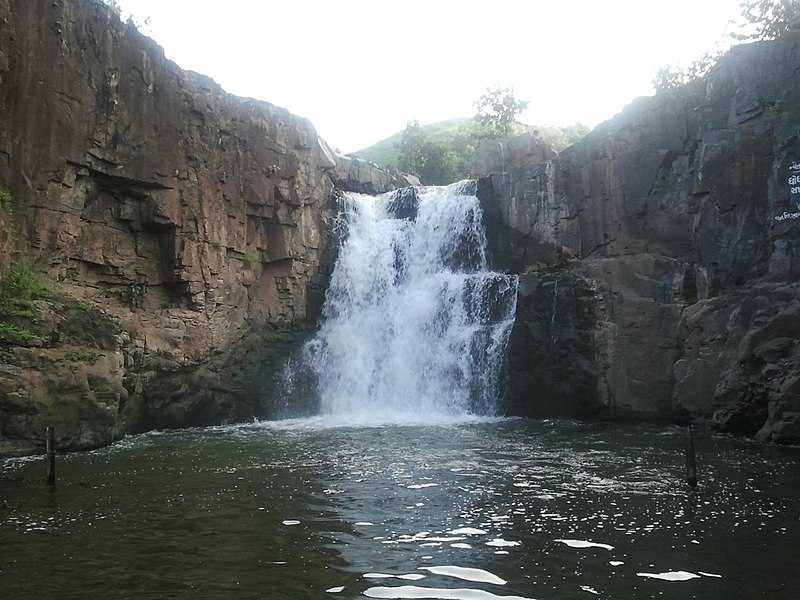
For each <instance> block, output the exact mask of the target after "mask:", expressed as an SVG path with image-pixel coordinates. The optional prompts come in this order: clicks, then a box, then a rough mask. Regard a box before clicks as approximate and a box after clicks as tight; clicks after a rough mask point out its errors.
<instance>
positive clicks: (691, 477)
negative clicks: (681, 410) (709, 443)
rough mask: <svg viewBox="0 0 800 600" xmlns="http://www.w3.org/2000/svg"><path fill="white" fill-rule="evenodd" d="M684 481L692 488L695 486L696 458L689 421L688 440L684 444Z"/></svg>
mask: <svg viewBox="0 0 800 600" xmlns="http://www.w3.org/2000/svg"><path fill="white" fill-rule="evenodd" d="M686 483H688V484H689V486H690V487H691V488H692V489H696V488H697V458H696V457H695V452H694V429H693V428H692V423H691V421H690V422H689V440H688V443H687V445H686Z"/></svg>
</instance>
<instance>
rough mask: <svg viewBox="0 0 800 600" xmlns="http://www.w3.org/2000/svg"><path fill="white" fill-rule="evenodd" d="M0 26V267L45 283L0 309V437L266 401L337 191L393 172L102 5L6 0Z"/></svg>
mask: <svg viewBox="0 0 800 600" xmlns="http://www.w3.org/2000/svg"><path fill="white" fill-rule="evenodd" d="M0 24H2V27H0V113H1V114H2V115H3V118H2V119H0V250H2V252H0V275H2V274H3V273H9V272H12V273H13V272H14V270H15V269H19V268H21V267H24V268H25V269H30V270H32V271H33V272H34V273H38V274H39V276H41V277H42V278H43V282H44V285H45V286H46V287H47V288H48V289H49V293H48V294H47V296H46V297H42V298H38V299H36V300H35V301H32V302H31V303H29V305H26V308H25V310H24V311H21V310H18V309H17V308H13V306H12V307H11V308H10V309H8V310H6V311H5V314H4V315H0V320H2V319H5V321H4V322H5V323H6V331H7V332H11V334H10V335H6V336H5V337H3V336H2V335H0V446H5V448H6V450H8V451H14V450H15V449H16V450H19V449H21V448H24V447H25V446H26V445H30V444H31V443H34V442H35V440H38V439H40V438H41V432H42V431H43V427H44V426H45V425H46V424H51V423H54V424H55V425H56V431H57V436H58V443H59V445H60V446H61V447H69V448H80V447H92V446H97V445H102V444H104V443H108V442H109V441H111V440H113V439H115V438H117V437H119V436H120V435H122V434H123V433H124V432H126V431H140V430H144V429H149V428H154V427H173V426H183V425H205V424H211V423H224V422H229V421H235V420H241V419H246V418H252V417H253V416H260V415H269V414H272V412H273V410H274V401H275V400H274V396H275V394H274V392H275V390H276V385H277V384H276V372H277V371H279V370H280V369H281V367H282V365H283V363H284V361H285V359H286V357H287V356H288V355H289V354H290V352H291V351H292V348H293V347H294V346H296V345H297V343H299V341H300V340H301V339H302V337H303V335H304V334H305V332H306V330H307V329H308V327H310V326H311V325H313V322H314V319H315V318H316V313H317V311H318V309H319V306H320V305H321V301H322V298H323V294H324V289H325V286H326V278H327V275H328V273H329V271H330V268H331V265H332V261H333V258H334V254H335V250H336V243H335V240H334V239H333V238H332V235H331V228H330V227H329V225H328V224H329V222H330V220H331V218H332V217H333V216H334V215H335V212H336V205H335V203H336V194H334V193H333V192H334V190H335V188H336V187H338V188H340V189H349V188H352V189H357V191H363V189H366V188H369V191H374V192H383V191H387V190H389V189H392V188H393V187H394V184H395V182H396V180H395V179H393V176H392V175H389V174H387V173H385V172H383V171H381V170H380V169H378V168H377V167H375V166H374V165H359V167H358V170H357V172H355V171H354V168H347V167H344V166H343V162H347V160H346V159H341V158H338V157H334V156H332V154H331V152H330V150H329V149H328V148H327V146H326V145H325V144H324V142H322V141H321V140H320V139H319V138H318V136H317V134H316V132H315V130H314V128H313V127H312V125H311V124H310V123H309V122H308V121H306V120H304V119H301V118H298V117H296V116H294V115H292V114H290V113H289V112H288V111H286V110H284V109H281V108H278V107H275V106H273V105H271V104H268V103H266V102H260V101H256V100H252V99H246V98H238V97H235V96H232V95H229V94H227V93H225V92H224V91H223V90H222V89H221V88H220V87H219V86H218V85H217V84H216V83H214V82H213V81H212V80H210V79H208V78H207V77H204V76H202V75H198V74H196V73H191V72H187V71H183V70H181V69H180V68H178V67H177V66H176V65H175V64H173V63H172V62H170V61H168V60H166V59H165V57H164V53H163V50H162V49H161V48H160V47H159V46H158V45H156V44H155V43H154V42H153V41H152V40H150V39H148V38H146V37H144V36H142V35H141V34H140V33H139V32H138V31H137V30H136V28H135V27H133V26H132V25H125V24H123V23H121V22H120V20H119V18H118V17H117V16H116V15H115V14H114V12H113V11H111V10H110V9H109V8H108V7H106V6H105V5H104V4H103V3H101V2H99V1H95V0H55V1H53V0H0ZM403 184H404V185H405V182H404V183H403ZM13 303H14V299H13V298H11V299H10V300H9V301H8V303H7V304H8V306H11V305H13ZM76 306H79V307H80V308H75V307H76ZM76 311H77V312H76ZM0 312H2V311H0ZM29 317H30V318H29ZM87 320H88V321H93V322H102V323H104V324H105V325H104V334H103V336H102V339H100V338H98V337H97V336H93V337H91V336H90V337H86V336H85V335H83V336H82V335H79V333H80V328H81V327H82V326H81V325H80V324H81V323H84V322H85V321H87ZM15 332H16V333H15ZM19 332H22V333H23V334H24V335H22V337H20V336H19V335H17V333H19Z"/></svg>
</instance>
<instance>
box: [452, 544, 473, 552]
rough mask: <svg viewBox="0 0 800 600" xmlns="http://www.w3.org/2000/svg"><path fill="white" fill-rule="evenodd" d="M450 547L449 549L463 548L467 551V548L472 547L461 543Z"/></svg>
mask: <svg viewBox="0 0 800 600" xmlns="http://www.w3.org/2000/svg"><path fill="white" fill-rule="evenodd" d="M450 547H451V548H463V549H465V550H468V549H469V548H472V546H470V545H469V544H465V543H463V542H456V543H455V544H450Z"/></svg>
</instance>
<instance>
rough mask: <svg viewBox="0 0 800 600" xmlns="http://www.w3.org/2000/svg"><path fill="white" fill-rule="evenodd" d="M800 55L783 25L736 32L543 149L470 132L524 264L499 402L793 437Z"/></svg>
mask: <svg viewBox="0 0 800 600" xmlns="http://www.w3.org/2000/svg"><path fill="white" fill-rule="evenodd" d="M798 65H800V35H798V34H792V35H789V36H786V37H785V38H783V39H781V40H778V41H774V42H761V43H756V44H750V45H744V46H739V47H736V48H734V49H733V50H732V51H731V53H730V54H729V55H728V56H727V57H726V58H724V59H723V60H722V62H721V63H720V64H719V65H718V66H717V67H716V68H715V69H714V71H713V72H712V74H711V75H710V76H709V77H708V79H707V80H706V81H702V82H697V83H696V84H694V85H692V86H691V87H689V88H686V89H683V90H679V91H676V92H672V93H665V94H660V95H658V96H655V97H652V98H643V99H639V100H637V101H636V102H634V103H633V104H631V105H630V106H629V107H628V108H626V109H625V111H623V112H622V113H621V114H620V115H618V116H617V117H616V118H614V119H612V120H611V121H608V122H607V123H605V124H603V125H601V126H599V127H598V128H597V129H596V130H595V131H593V132H592V133H591V134H590V135H589V136H588V137H587V138H586V139H584V140H582V141H581V142H579V143H577V144H575V145H574V146H572V147H570V148H568V149H566V150H565V151H563V152H562V153H561V154H559V155H556V154H555V153H553V152H552V151H551V150H549V149H548V148H547V147H545V146H544V145H542V144H541V143H540V142H539V141H538V140H537V139H536V137H535V136H523V137H519V138H515V139H512V140H506V141H501V142H491V143H486V144H484V145H483V147H482V148H481V150H480V152H479V156H478V159H477V163H476V166H475V171H476V175H479V176H485V178H484V179H483V180H482V181H481V190H482V191H481V195H482V200H483V207H484V211H485V214H486V220H487V223H488V227H489V239H490V244H491V246H492V251H493V256H494V258H495V261H496V263H497V264H498V266H500V267H503V268H506V269H509V270H513V271H516V272H518V273H520V274H521V276H522V279H521V288H520V289H521V291H520V301H519V310H518V319H517V323H516V327H515V331H514V335H513V338H512V348H511V357H510V381H509V390H508V399H507V401H508V410H509V411H512V412H515V413H518V414H532V415H540V416H547V415H561V416H585V415H616V416H623V415H632V416H667V415H669V414H671V413H672V412H673V411H674V410H676V409H678V408H685V409H688V410H689V411H691V412H692V414H694V415H696V416H706V417H709V418H711V419H712V420H713V422H714V423H715V424H716V425H717V426H718V427H719V428H721V429H723V430H727V431H734V432H740V433H746V434H757V435H758V436H759V437H760V438H762V439H771V440H775V441H784V442H789V441H797V440H798V439H800V345H798V340H799V339H800V283H798V281H799V280H800V86H798V85H797V73H798V71H797V70H798ZM793 177H794V180H793V179H792V178H793Z"/></svg>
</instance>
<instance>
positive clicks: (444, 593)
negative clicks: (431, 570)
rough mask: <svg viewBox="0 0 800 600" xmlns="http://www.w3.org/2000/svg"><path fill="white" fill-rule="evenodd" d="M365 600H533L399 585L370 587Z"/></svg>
mask: <svg viewBox="0 0 800 600" xmlns="http://www.w3.org/2000/svg"><path fill="white" fill-rule="evenodd" d="M364 595H365V596H366V597H367V598H389V599H393V600H402V599H405V598H432V599H435V600H535V599H534V598H526V597H524V596H498V595H497V594H492V593H491V592H487V591H484V590H472V589H468V588H466V589H442V588H426V587H417V586H415V585H401V586H398V587H371V588H369V589H367V590H364Z"/></svg>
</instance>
